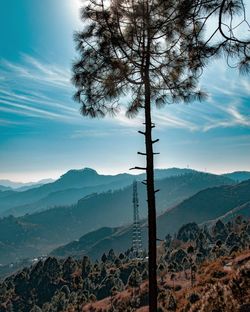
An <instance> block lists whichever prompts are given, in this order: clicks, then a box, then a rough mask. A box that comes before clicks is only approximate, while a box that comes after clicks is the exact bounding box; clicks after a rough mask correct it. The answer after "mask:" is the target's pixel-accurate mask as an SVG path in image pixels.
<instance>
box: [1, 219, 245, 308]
mask: <svg viewBox="0 0 250 312" xmlns="http://www.w3.org/2000/svg"><path fill="white" fill-rule="evenodd" d="M105 231H106V233H104V232H105ZM102 234H103V235H106V234H109V233H107V229H104V230H103V231H102ZM89 239H90V241H91V238H90V237H89ZM249 244H250V223H249V221H248V220H247V219H244V218H242V217H237V218H236V219H234V220H232V221H231V222H228V223H223V222H221V221H220V220H218V221H217V222H216V223H215V224H214V225H213V226H211V227H210V228H207V227H199V226H198V225H197V224H195V223H188V224H185V225H184V226H182V227H181V228H180V229H179V231H178V232H177V233H176V236H175V237H171V236H170V235H166V237H165V239H164V241H163V242H162V243H161V244H160V246H159V247H158V261H157V265H158V269H157V275H158V280H159V290H158V292H159V294H158V303H159V305H160V309H161V310H160V311H184V310H182V309H184V308H185V311H201V312H207V311H212V307H220V308H221V309H222V310H221V311H229V312H235V311H247V310H240V308H241V309H243V307H247V304H249V303H250V302H249V286H250V285H249V274H250V271H249V270H250V266H249V265H250V252H249V249H248V248H249ZM145 255H146V254H145ZM147 278H148V267H147V259H146V258H141V259H133V258H131V252H130V250H127V251H126V252H124V253H120V254H115V253H114V251H113V250H112V249H111V250H109V252H108V253H104V254H103V255H102V257H100V259H99V260H98V261H96V262H92V261H91V260H90V259H89V258H88V257H87V256H83V257H82V258H78V259H74V258H72V257H68V258H64V259H60V260H58V259H56V258H54V257H49V258H47V259H46V260H43V261H42V260H40V261H38V262H36V263H35V264H33V265H32V266H30V267H27V268H25V269H23V270H21V271H19V272H17V273H16V274H13V275H11V276H9V277H7V278H5V279H4V280H2V282H0V311H1V312H2V311H4V312H7V311H18V312H26V311H32V312H35V311H36V312H37V311H44V312H45V311H46V312H49V311H58V312H59V311H75V312H76V311H86V312H87V311H88V312H89V311H96V312H97V311H104V312H106V311H118V312H119V311H135V310H138V311H146V310H143V308H145V309H146V306H147V305H148V284H147ZM208 294H209V295H208ZM209 296H212V297H213V300H212V301H211V300H209ZM140 308H141V309H142V310H139V309H140ZM233 308H234V309H233ZM101 309H102V310H101Z"/></svg>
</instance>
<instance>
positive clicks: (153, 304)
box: [144, 72, 157, 312]
mask: <svg viewBox="0 0 250 312" xmlns="http://www.w3.org/2000/svg"><path fill="white" fill-rule="evenodd" d="M144 84H145V127H146V131H145V144H146V158H147V160H146V163H147V166H146V174H147V200H148V256H149V261H148V264H149V268H148V269H149V311H150V312H156V311H157V275H156V257H157V251H156V207H155V188H154V153H153V141H152V127H153V126H152V121H151V91H150V89H151V88H150V79H149V74H148V72H146V75H145V81H144Z"/></svg>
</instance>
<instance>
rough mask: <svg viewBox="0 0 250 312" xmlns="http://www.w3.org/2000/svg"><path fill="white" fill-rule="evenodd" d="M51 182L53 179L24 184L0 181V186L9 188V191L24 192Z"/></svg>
mask: <svg viewBox="0 0 250 312" xmlns="http://www.w3.org/2000/svg"><path fill="white" fill-rule="evenodd" d="M53 181H54V180H53V179H43V180H40V181H38V182H26V183H25V182H13V181H10V180H0V185H1V186H5V187H8V188H11V189H15V190H18V191H24V190H26V189H28V188H31V187H36V186H40V185H43V184H46V183H51V182H53Z"/></svg>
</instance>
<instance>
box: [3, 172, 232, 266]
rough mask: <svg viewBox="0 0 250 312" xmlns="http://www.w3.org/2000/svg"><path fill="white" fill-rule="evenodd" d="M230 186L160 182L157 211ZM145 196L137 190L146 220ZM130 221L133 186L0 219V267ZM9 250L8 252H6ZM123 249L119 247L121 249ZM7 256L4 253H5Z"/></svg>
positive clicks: (195, 177) (201, 178)
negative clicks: (59, 205)
mask: <svg viewBox="0 0 250 312" xmlns="http://www.w3.org/2000/svg"><path fill="white" fill-rule="evenodd" d="M230 183H233V182H232V181H231V180H229V179H228V178H224V177H221V176H216V175H210V174H203V173H192V174H186V175H181V176H175V177H170V178H166V179H162V180H159V181H158V182H157V186H158V187H159V188H160V189H161V192H159V196H158V198H157V200H158V202H157V203H158V211H159V213H160V212H162V211H165V210H166V209H168V208H170V207H171V206H173V205H176V204H177V203H180V202H181V201H182V200H183V199H185V198H188V197H189V196H192V195H193V194H195V193H196V192H198V191H199V190H201V189H205V188H207V187H211V186H215V185H223V184H230ZM145 198H146V195H145V189H144V188H143V186H142V185H140V187H139V200H140V213H141V217H145V216H146V199H145ZM131 220H132V186H129V187H126V188H124V189H122V190H117V191H113V192H112V191H110V192H106V193H102V194H92V195H90V196H87V197H85V198H83V199H81V200H80V201H79V202H78V203H77V204H76V205H73V206H69V207H68V206H67V207H58V208H54V209H50V210H46V211H42V212H40V213H36V214H31V215H26V216H23V217H19V218H14V217H8V218H3V219H0V240H1V245H0V251H1V252H0V263H7V262H9V261H16V260H17V259H20V258H24V257H31V256H37V255H41V254H47V253H48V252H50V251H51V250H52V249H54V248H55V247H57V246H58V245H61V244H65V243H68V242H70V241H72V240H75V239H78V238H79V237H80V236H82V235H83V234H85V233H88V232H90V231H93V230H96V229H98V228H100V227H104V226H106V227H117V226H122V225H126V224H130V223H131ZM8 246H9V249H8ZM121 247H122V246H121ZM8 250H9V252H7V253H6V251H8Z"/></svg>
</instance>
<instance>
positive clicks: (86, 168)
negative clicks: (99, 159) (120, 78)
mask: <svg viewBox="0 0 250 312" xmlns="http://www.w3.org/2000/svg"><path fill="white" fill-rule="evenodd" d="M81 171H82V172H83V173H87V174H95V175H96V174H98V173H97V171H96V170H95V169H92V168H89V167H85V168H83V169H82V170H81Z"/></svg>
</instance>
